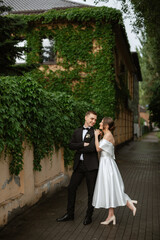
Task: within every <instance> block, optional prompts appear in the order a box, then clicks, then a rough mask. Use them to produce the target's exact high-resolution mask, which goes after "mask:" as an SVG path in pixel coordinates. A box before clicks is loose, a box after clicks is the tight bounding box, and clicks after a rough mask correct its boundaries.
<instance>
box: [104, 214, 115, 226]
mask: <svg viewBox="0 0 160 240" xmlns="http://www.w3.org/2000/svg"><path fill="white" fill-rule="evenodd" d="M112 221H113V225H116V217H115V215H113V216H112V217H111V218H110V219H108V220H106V221H104V222H101V224H103V225H108V224H109V223H111V222H112Z"/></svg>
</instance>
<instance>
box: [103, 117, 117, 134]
mask: <svg viewBox="0 0 160 240" xmlns="http://www.w3.org/2000/svg"><path fill="white" fill-rule="evenodd" d="M107 125H108V126H109V128H108V129H109V130H110V131H114V129H115V125H114V120H113V119H112V118H111V117H104V118H103V129H105V128H106V126H107Z"/></svg>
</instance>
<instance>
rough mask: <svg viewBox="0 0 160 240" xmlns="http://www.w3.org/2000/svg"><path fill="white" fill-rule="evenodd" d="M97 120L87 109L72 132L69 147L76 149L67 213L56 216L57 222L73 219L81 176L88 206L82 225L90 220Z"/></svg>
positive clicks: (95, 163)
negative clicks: (81, 121) (83, 119)
mask: <svg viewBox="0 0 160 240" xmlns="http://www.w3.org/2000/svg"><path fill="white" fill-rule="evenodd" d="M96 120H97V113H95V112H94V111H88V112H87V113H86V114H85V123H84V126H83V127H80V128H78V129H76V130H75V131H74V133H73V136H72V139H71V142H70V146H69V147H70V149H72V150H76V153H75V157H74V165H73V174H72V176H71V180H70V184H69V186H68V204H67V213H66V214H65V215H64V216H62V217H61V218H57V219H56V220H57V222H65V221H71V220H74V210H75V200H76V191H77V188H78V186H79V184H80V183H81V182H82V180H83V178H84V177H85V178H86V183H87V189H88V208H87V212H86V216H85V219H84V221H83V224H84V225H87V224H90V223H91V222H92V214H93V210H94V208H93V206H92V197H93V192H94V187H95V182H96V177H97V171H98V154H97V151H96V147H95V137H94V129H93V126H94V125H95V123H96Z"/></svg>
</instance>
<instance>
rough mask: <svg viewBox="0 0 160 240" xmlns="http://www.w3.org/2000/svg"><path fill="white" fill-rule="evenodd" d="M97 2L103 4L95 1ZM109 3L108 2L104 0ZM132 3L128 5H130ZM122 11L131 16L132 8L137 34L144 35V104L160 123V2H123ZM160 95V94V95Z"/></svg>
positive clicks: (142, 55) (153, 117) (142, 64)
mask: <svg viewBox="0 0 160 240" xmlns="http://www.w3.org/2000/svg"><path fill="white" fill-rule="evenodd" d="M117 1H118V0H117ZM95 2H101V1H100V0H95ZM103 2H108V0H103ZM129 2H130V3H131V5H130V4H128V3H129ZM121 3H122V11H123V12H124V13H127V14H128V16H129V15H130V10H131V9H130V8H132V10H133V11H134V13H135V18H136V21H134V22H132V20H131V22H132V26H133V29H134V31H135V32H141V33H142V39H141V44H142V48H141V49H140V50H139V57H140V64H141V71H142V78H143V82H142V84H141V92H140V93H142V95H141V98H142V102H143V103H144V102H146V103H147V104H149V110H150V111H151V114H152V120H154V121H156V122H157V121H159V123H160V119H159V118H158V115H159V112H160V109H159V108H158V104H159V106H160V92H159V87H158V86H159V85H158V84H159V82H160V68H159V66H160V47H159V43H160V24H159V23H160V14H159V9H160V1H159V0H147V1H146V0H141V1H139V0H130V1H128V0H121ZM158 93H159V94H158Z"/></svg>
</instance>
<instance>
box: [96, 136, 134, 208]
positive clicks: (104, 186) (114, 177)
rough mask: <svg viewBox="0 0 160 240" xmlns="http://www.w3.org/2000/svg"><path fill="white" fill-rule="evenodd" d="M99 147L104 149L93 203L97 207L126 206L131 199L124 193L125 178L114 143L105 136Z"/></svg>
mask: <svg viewBox="0 0 160 240" xmlns="http://www.w3.org/2000/svg"><path fill="white" fill-rule="evenodd" d="M99 147H100V148H101V149H102V151H101V155H100V164H99V170H98V175H97V180H96V185H95V190H94V195H93V203H92V205H93V206H94V207H95V208H115V207H118V206H125V205H126V204H127V201H131V199H130V198H129V196H128V195H127V194H126V193H124V184H123V180H122V177H121V174H120V172H119V169H118V167H117V164H116V162H115V154H114V145H113V144H112V143H111V142H109V141H107V140H106V139H104V138H103V139H102V140H101V141H100V145H99Z"/></svg>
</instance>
